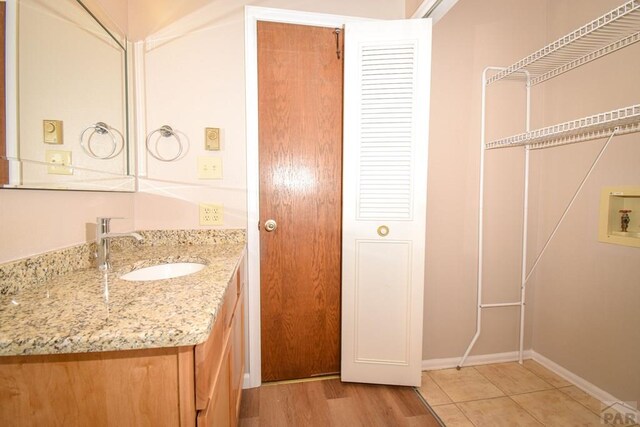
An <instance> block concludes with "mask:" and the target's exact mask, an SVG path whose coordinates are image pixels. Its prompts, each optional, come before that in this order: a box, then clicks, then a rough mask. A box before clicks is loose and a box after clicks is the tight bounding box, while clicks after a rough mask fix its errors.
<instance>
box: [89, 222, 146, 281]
mask: <svg viewBox="0 0 640 427" xmlns="http://www.w3.org/2000/svg"><path fill="white" fill-rule="evenodd" d="M112 219H122V218H102V217H98V218H97V219H96V224H97V227H96V244H97V245H98V250H97V251H96V258H97V263H98V269H99V270H100V271H106V270H108V269H110V268H111V263H110V262H109V240H110V239H112V238H114V237H133V238H134V239H136V240H137V241H138V242H141V241H142V240H144V239H143V237H142V236H141V235H140V234H138V233H111V232H110V231H109V226H110V223H111V220H112Z"/></svg>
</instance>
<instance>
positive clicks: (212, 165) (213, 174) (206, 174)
mask: <svg viewBox="0 0 640 427" xmlns="http://www.w3.org/2000/svg"><path fill="white" fill-rule="evenodd" d="M198 178H199V179H222V159H221V158H220V157H198Z"/></svg>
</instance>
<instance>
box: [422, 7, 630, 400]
mask: <svg viewBox="0 0 640 427" xmlns="http://www.w3.org/2000/svg"><path fill="white" fill-rule="evenodd" d="M621 3H622V0H617V1H614V0H609V1H596V0H589V1H584V0H563V1H560V2H558V1H547V2H535V3H532V2H526V1H513V0H491V1H489V2H474V1H471V0H462V1H460V2H458V3H457V5H456V6H454V8H453V9H452V10H451V11H450V12H449V14H448V15H446V16H445V17H444V18H443V19H442V20H441V21H439V22H438V23H437V24H436V25H435V27H434V58H433V64H434V65H433V81H432V85H433V92H432V100H431V103H432V115H431V129H432V130H431V140H430V144H431V147H430V150H431V152H430V162H429V179H430V183H429V212H428V218H427V243H428V245H427V247H428V253H427V266H426V281H427V282H426V295H425V340H424V358H425V359H430V358H439V357H454V356H460V355H461V354H462V353H463V352H464V350H465V348H466V346H467V344H468V342H469V340H470V338H471V336H472V335H473V332H474V323H475V302H476V301H475V295H476V294H475V275H476V265H477V264H476V255H477V252H476V242H477V239H476V232H477V226H476V218H477V185H478V177H477V173H478V144H479V135H480V129H479V126H480V87H481V85H480V81H481V80H480V76H481V72H482V69H483V67H485V66H488V65H496V66H506V65H510V64H511V63H513V62H515V60H517V59H520V58H521V57H524V56H525V55H528V54H529V53H531V52H533V51H534V50H537V49H538V48H540V47H542V46H543V45H544V44H546V43H548V42H551V41H553V40H555V39H556V38H558V37H560V36H562V35H564V34H565V33H567V32H569V31H571V30H573V29H574V28H576V27H578V26H580V25H582V24H584V23H585V22H587V21H589V20H591V19H594V18H595V17H597V16H599V15H601V14H603V13H605V12H606V11H608V10H610V9H612V8H613V7H615V6H616V5H619V4H621ZM496 10H500V13H499V14H498V13H495V11H496ZM639 61H640V46H634V47H632V48H629V49H627V50H626V51H624V52H621V53H619V54H614V55H611V56H610V57H608V58H606V59H604V60H601V61H598V62H595V63H592V64H589V65H587V66H584V67H583V68H581V69H579V70H576V71H573V72H572V73H569V74H566V75H564V76H561V77H559V78H557V79H554V80H552V81H550V82H547V83H544V84H542V85H539V86H537V87H535V88H534V89H533V94H532V96H533V112H534V114H533V117H532V127H533V128H535V127H540V126H545V125H550V124H554V123H557V122H561V121H566V120H570V119H573V118H578V117H581V116H585V115H590V114H594V113H598V112H602V111H607V110H610V109H615V108H618V107H623V106H627V105H631V104H633V103H637V102H638V99H639V95H640V84H639V83H638V80H637V75H636V74H637V73H636V74H634V73H633V72H630V70H637V69H640V63H639ZM522 105H524V104H523V99H522V95H521V94H518V93H517V89H516V85H515V84H513V83H500V84H499V85H497V86H492V87H491V88H490V89H489V90H488V109H487V114H488V120H487V123H488V127H487V134H488V136H489V139H491V138H495V137H500V136H506V135H509V134H512V133H515V132H518V131H519V130H518V129H522V111H515V110H513V109H514V107H515V108H522V107H521V106H522ZM637 140H638V136H637V134H635V135H629V136H624V137H619V138H616V139H615V141H614V142H613V143H612V145H611V147H610V148H609V151H608V153H607V154H606V155H605V157H604V158H603V159H602V162H601V164H600V165H599V167H598V168H597V169H596V170H595V171H594V174H593V175H592V176H591V178H590V179H589V181H588V182H587V185H586V186H585V188H584V190H583V192H582V195H581V196H580V197H579V198H578V199H577V200H576V204H575V205H574V207H573V208H572V210H571V212H570V213H569V215H568V216H567V218H566V222H565V223H564V224H563V226H562V227H561V228H560V229H559V232H558V234H557V235H556V238H555V239H554V241H553V243H552V244H551V245H550V246H549V249H548V252H546V253H545V255H544V258H543V260H542V262H541V263H540V265H539V269H538V270H537V272H536V274H535V275H534V276H533V279H532V281H531V282H530V285H529V288H528V293H527V296H528V304H527V323H526V324H527V334H526V338H527V339H526V346H525V348H528V349H531V348H532V349H533V350H535V351H536V352H539V353H540V354H542V355H544V356H546V357H548V358H549V359H551V360H553V361H554V362H556V363H558V364H560V365H561V366H563V367H565V368H567V369H569V370H570V371H572V372H574V373H576V374H578V375H580V376H581V377H583V378H584V379H586V380H587V381H590V382H592V383H593V384H595V385H596V386H598V387H600V388H602V389H604V390H605V391H608V392H609V393H611V394H613V395H614V396H616V397H618V398H620V399H624V400H629V401H640V365H639V364H638V363H637V361H638V360H640V333H639V332H638V331H639V330H638V325H640V314H639V312H638V310H637V307H638V303H639V302H640V286H638V285H639V284H640V281H639V280H638V277H640V262H638V261H639V260H640V254H639V253H638V249H636V248H629V247H622V246H614V245H608V244H603V243H599V242H598V240H597V224H598V212H599V208H598V205H599V194H600V189H601V187H604V186H609V185H637V184H638V183H639V182H640V168H638V159H639V158H640V146H638V144H637ZM603 143H604V141H594V142H590V143H585V144H581V145H574V146H567V147H562V148H557V149H550V150H543V151H537V152H534V153H533V154H532V162H531V165H532V175H531V176H532V179H531V185H532V188H531V197H530V203H531V206H530V211H529V212H530V221H531V222H530V228H529V231H530V244H529V265H531V263H532V261H533V259H534V258H535V256H536V255H537V254H538V253H539V251H540V250H541V249H542V246H543V244H544V242H545V241H546V239H547V238H548V236H549V234H550V232H551V231H552V229H553V227H554V226H555V224H556V222H557V220H558V219H559V217H560V215H561V214H562V211H563V210H564V208H565V206H566V204H567V203H568V202H569V200H570V198H571V197H572V195H573V193H574V191H575V189H576V188H577V185H578V184H579V182H580V180H581V179H582V177H583V176H584V174H585V173H586V171H587V170H588V168H589V167H590V165H591V163H592V161H593V160H594V159H595V156H596V155H597V152H598V150H599V149H600V148H601V147H602V145H603ZM521 162H522V152H521V150H516V151H514V150H497V151H491V152H489V153H488V154H487V174H486V199H485V200H486V207H485V209H486V211H485V215H486V222H485V262H484V268H485V274H484V278H485V284H486V291H485V294H484V295H485V297H484V301H485V302H506V301H512V300H513V301H516V300H517V299H518V293H519V292H518V287H519V286H518V285H519V273H518V269H519V264H520V244H521V242H520V228H521V225H522V222H521V220H520V217H521V208H520V207H521V203H522V163H521ZM485 313H487V314H486V321H485V323H483V333H482V335H481V338H480V340H479V342H478V344H477V346H476V348H475V350H474V352H473V353H472V354H474V353H475V354H482V353H494V352H501V351H513V350H516V349H517V331H516V330H515V325H516V324H517V310H516V309H505V308H502V309H494V310H493V311H485Z"/></svg>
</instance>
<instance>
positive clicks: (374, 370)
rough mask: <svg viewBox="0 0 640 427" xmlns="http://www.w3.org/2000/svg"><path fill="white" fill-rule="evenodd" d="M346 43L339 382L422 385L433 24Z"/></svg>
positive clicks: (385, 30) (348, 29) (367, 29)
mask: <svg viewBox="0 0 640 427" xmlns="http://www.w3.org/2000/svg"><path fill="white" fill-rule="evenodd" d="M345 42H346V46H345V88H344V91H345V101H344V165H343V168H344V169H343V243H342V250H343V254H342V257H343V261H342V307H343V308H342V366H341V371H342V379H343V380H344V381H354V382H368V383H382V384H401V385H420V370H421V364H422V305H423V292H424V290H423V289H424V257H425V217H426V195H427V190H426V185H427V146H428V131H429V130H428V121H429V82H430V68H431V66H430V56H431V21H430V20H406V21H386V22H384V21H376V22H363V23H353V24H347V25H346V26H345ZM380 227H383V228H384V227H386V229H388V234H386V235H385V233H384V232H382V233H379V230H380ZM382 231H384V230H382Z"/></svg>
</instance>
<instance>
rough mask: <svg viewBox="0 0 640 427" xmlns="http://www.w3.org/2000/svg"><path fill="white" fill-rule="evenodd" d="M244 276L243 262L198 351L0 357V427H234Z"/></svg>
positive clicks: (240, 364)
mask: <svg viewBox="0 0 640 427" xmlns="http://www.w3.org/2000/svg"><path fill="white" fill-rule="evenodd" d="M244 271H245V270H244V262H243V261H242V262H241V263H240V265H239V267H238V269H237V270H236V272H235V274H234V276H233V278H232V280H231V282H230V283H229V286H228V289H227V292H226V294H225V300H224V303H223V305H222V307H221V310H220V311H219V312H218V316H217V318H216V321H215V323H214V326H213V329H212V332H211V334H210V335H209V338H208V339H207V341H206V342H204V343H202V344H199V345H196V346H191V347H189V346H186V347H171V348H157V349H145V350H127V351H110V352H98V353H75V354H53V355H41V356H0V426H3V427H4V426H7V427H9V426H11V427H13V426H38V427H39V426H43V425H47V426H65V427H67V426H87V425H90V426H118V427H120V426H154V427H155V426H167V427H173V426H181V427H195V426H197V427H203V426H215V427H229V426H236V425H237V419H238V410H239V407H240V399H241V394H242V380H243V376H244V290H245V288H246V279H245V274H244Z"/></svg>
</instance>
